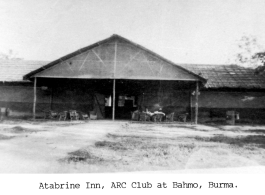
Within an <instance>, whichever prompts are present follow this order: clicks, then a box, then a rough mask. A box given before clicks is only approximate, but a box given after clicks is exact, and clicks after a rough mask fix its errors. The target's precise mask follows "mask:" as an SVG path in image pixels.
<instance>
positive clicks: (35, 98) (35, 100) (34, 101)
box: [33, 77, 37, 120]
mask: <svg viewBox="0 0 265 195" xmlns="http://www.w3.org/2000/svg"><path fill="white" fill-rule="evenodd" d="M36 102H37V77H34V99H33V119H34V120H35V119H36Z"/></svg>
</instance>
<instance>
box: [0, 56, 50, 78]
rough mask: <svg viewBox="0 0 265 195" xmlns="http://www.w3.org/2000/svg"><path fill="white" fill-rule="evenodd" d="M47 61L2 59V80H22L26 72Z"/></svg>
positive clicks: (0, 71)
mask: <svg viewBox="0 0 265 195" xmlns="http://www.w3.org/2000/svg"><path fill="white" fill-rule="evenodd" d="M47 63H48V62H45V61H32V60H0V81H5V82H21V81H23V76H24V75H25V74H27V73H29V72H31V71H33V70H36V69H37V68H40V67H41V66H43V65H45V64H47Z"/></svg>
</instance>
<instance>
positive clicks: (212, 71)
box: [179, 64, 265, 89]
mask: <svg viewBox="0 0 265 195" xmlns="http://www.w3.org/2000/svg"><path fill="white" fill-rule="evenodd" d="M179 65H181V66H182V67H184V68H186V69H188V70H190V71H192V72H194V73H195V74H198V75H200V76H202V77H203V78H205V79H207V83H206V85H205V87H206V88H212V89H213V88H242V89H265V77H263V76H261V75H258V74H256V71H255V69H252V68H245V67H242V66H237V65H202V64H199V65H195V64H179Z"/></svg>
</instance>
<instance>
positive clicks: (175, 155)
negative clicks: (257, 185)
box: [0, 0, 265, 189]
mask: <svg viewBox="0 0 265 195" xmlns="http://www.w3.org/2000/svg"><path fill="white" fill-rule="evenodd" d="M264 8H265V1H263V0H254V1H251V0H145V1H140V0H0V177H1V175H2V174H5V175H6V174H7V175H9V174H18V175H23V174H52V175H58V174H66V175H67V174H80V173H82V174H88V175H89V174H103V175H104V174H110V173H111V174H113V173H114V174H120V173H122V174H126V175H127V174H137V173H143V174H152V175H156V174H161V173H162V174H184V175H185V174H220V175H222V174H264V173H265V137H264V136H265V12H264ZM151 177H152V176H151ZM41 185H42V183H41V184H40V186H38V187H37V188H39V189H41ZM64 185H65V186H67V185H68V183H67V184H64ZM69 185H70V184H69ZM86 185H87V188H89V187H91V188H93V187H96V186H97V185H96V184H95V185H93V184H92V185H90V183H87V184H86ZM111 185H112V186H113V185H114V184H111ZM119 185H120V187H124V186H123V185H122V183H120V184H119ZM119 185H118V187H119ZM139 185H140V184H139ZM139 185H138V183H135V184H132V185H131V186H139ZM174 185H176V186H177V185H178V184H173V186H174ZM229 185H230V187H229ZM229 185H228V184H227V185H225V184H224V185H223V186H222V183H212V184H211V185H210V182H209V184H207V186H206V187H207V188H211V187H212V188H222V187H223V188H231V183H230V184H229ZM140 186H141V187H143V186H145V187H148V186H149V184H148V183H145V185H142V184H141V185H140ZM198 186H199V185H198ZM220 186H221V187H220ZM42 187H44V184H43V186H42ZM50 187H51V186H50ZM116 187H117V186H116ZM178 187H179V186H178ZM194 187H196V185H194ZM232 187H233V188H236V187H237V186H236V184H233V183H232ZM132 188H133V187H132Z"/></svg>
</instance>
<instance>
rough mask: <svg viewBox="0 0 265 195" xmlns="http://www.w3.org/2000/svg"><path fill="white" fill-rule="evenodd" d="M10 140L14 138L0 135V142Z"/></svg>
mask: <svg viewBox="0 0 265 195" xmlns="http://www.w3.org/2000/svg"><path fill="white" fill-rule="evenodd" d="M12 138H14V136H6V135H2V134H0V140H9V139H12Z"/></svg>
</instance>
